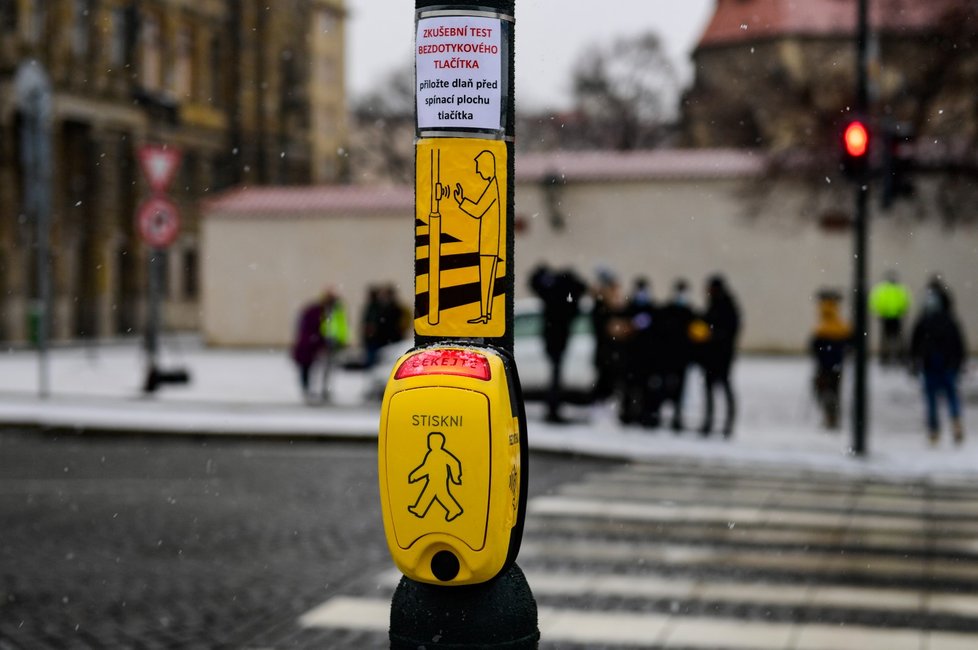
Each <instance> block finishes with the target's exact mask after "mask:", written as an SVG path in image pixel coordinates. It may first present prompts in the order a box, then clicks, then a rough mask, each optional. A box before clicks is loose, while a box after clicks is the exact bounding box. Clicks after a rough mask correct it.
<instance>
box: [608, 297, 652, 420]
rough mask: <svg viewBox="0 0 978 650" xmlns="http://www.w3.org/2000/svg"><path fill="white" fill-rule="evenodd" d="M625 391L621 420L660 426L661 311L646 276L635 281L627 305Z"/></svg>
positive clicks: (623, 388)
mask: <svg viewBox="0 0 978 650" xmlns="http://www.w3.org/2000/svg"><path fill="white" fill-rule="evenodd" d="M624 317H625V323H626V325H625V327H626V329H625V331H626V332H627V338H626V339H625V343H624V347H623V353H622V354H623V356H624V363H623V365H622V371H623V376H622V394H621V405H620V407H619V411H618V419H619V420H620V421H621V422H622V424H633V423H637V424H640V425H642V426H643V427H646V428H650V429H651V428H655V427H658V426H659V404H658V398H659V394H660V391H661V387H662V374H661V372H660V368H659V358H660V357H659V354H658V352H659V349H658V346H659V343H660V340H659V337H658V336H657V334H656V328H657V326H658V314H657V309H656V305H655V302H654V301H653V300H652V287H651V285H650V284H649V281H648V280H647V279H646V278H637V279H636V280H635V284H634V287H633V289H632V294H631V296H629V298H628V303H627V304H626V306H625V311H624Z"/></svg>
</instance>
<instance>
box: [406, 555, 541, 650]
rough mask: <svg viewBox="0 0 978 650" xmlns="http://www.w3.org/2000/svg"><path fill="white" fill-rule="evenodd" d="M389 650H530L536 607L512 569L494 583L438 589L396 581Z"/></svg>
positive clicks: (517, 572) (518, 572)
mask: <svg viewBox="0 0 978 650" xmlns="http://www.w3.org/2000/svg"><path fill="white" fill-rule="evenodd" d="M390 641H391V650H418V648H426V649H431V648H506V649H507V650H522V649H524V648H526V649H534V648H537V647H538V644H539V641H540V630H539V629H538V627H537V603H536V601H535V600H534V599H533V593H532V592H531V591H530V585H529V584H527V582H526V576H524V575H523V571H521V570H520V568H519V567H518V566H516V565H515V564H514V565H513V566H512V567H510V568H509V570H507V571H505V572H504V573H502V574H500V575H499V576H498V577H496V578H495V579H494V580H492V581H490V582H486V583H483V584H478V585H470V586H466V587H439V586H436V585H428V584H424V583H420V582H415V581H413V580H410V579H408V578H401V582H400V584H399V585H398V586H397V590H396V591H395V592H394V598H393V600H392V601H391V628H390Z"/></svg>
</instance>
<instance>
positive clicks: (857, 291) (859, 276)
mask: <svg viewBox="0 0 978 650" xmlns="http://www.w3.org/2000/svg"><path fill="white" fill-rule="evenodd" d="M866 13H867V10H866V0H859V5H858V15H857V22H856V25H857V26H856V102H855V109H856V114H857V115H861V116H864V115H865V114H866V108H867V105H868V103H869V102H868V92H867V83H866V53H867V52H866V46H867V41H868V39H867V31H868V27H867V16H866ZM867 128H869V126H868V125H867ZM871 142H872V141H871ZM868 167H869V166H868V165H864V166H863V167H862V169H861V171H860V172H859V177H858V178H857V179H856V198H855V224H854V226H855V232H854V246H853V248H854V250H853V254H854V256H855V260H854V262H855V268H854V269H853V291H852V297H853V315H854V318H853V320H854V321H855V323H854V324H855V357H856V358H855V377H854V380H853V400H852V453H854V454H855V455H857V456H865V455H866V410H867V409H866V392H867V391H866V356H867V355H866V337H867V335H868V332H867V329H868V327H867V314H866V267H867V259H866V257H867V248H868V247H867V240H868V238H869V224H868V223H867V221H868V220H867V215H866V211H867V204H868V202H869V170H868Z"/></svg>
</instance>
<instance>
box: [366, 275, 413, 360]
mask: <svg viewBox="0 0 978 650" xmlns="http://www.w3.org/2000/svg"><path fill="white" fill-rule="evenodd" d="M405 320H406V319H405V317H404V307H403V306H402V305H401V304H400V302H399V301H398V299H397V290H396V289H395V288H394V285H392V284H384V285H377V286H372V287H369V288H368V290H367V304H366V306H365V307H364V311H363V320H362V325H361V332H362V337H363V348H364V358H363V366H362V367H364V368H372V367H373V366H374V364H375V363H376V362H377V354H378V352H379V351H380V349H381V348H382V347H384V346H385V345H390V344H391V343H395V342H397V341H400V340H401V339H403V338H404V331H405V329H404V324H405Z"/></svg>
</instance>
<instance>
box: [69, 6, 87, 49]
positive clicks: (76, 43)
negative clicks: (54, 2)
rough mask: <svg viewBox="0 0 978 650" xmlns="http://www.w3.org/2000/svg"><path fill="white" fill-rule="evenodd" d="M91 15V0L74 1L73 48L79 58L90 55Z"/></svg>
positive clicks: (72, 21)
mask: <svg viewBox="0 0 978 650" xmlns="http://www.w3.org/2000/svg"><path fill="white" fill-rule="evenodd" d="M90 14H91V0H74V4H73V14H72V17H71V25H72V28H71V48H72V50H73V51H74V53H75V56H78V57H82V56H85V55H86V54H87V53H88V47H89V43H90V39H89V31H88V29H89V17H90Z"/></svg>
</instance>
